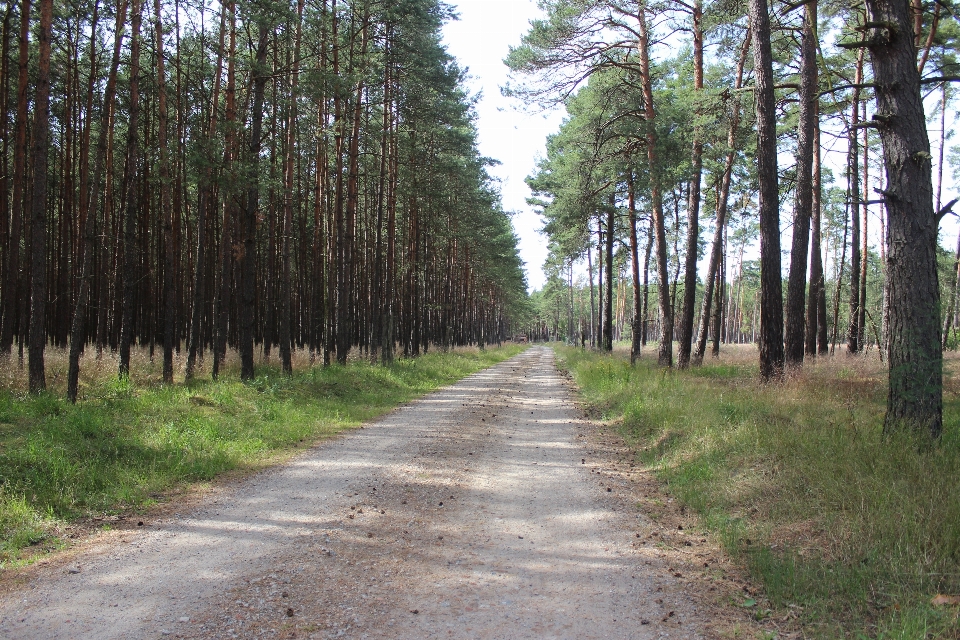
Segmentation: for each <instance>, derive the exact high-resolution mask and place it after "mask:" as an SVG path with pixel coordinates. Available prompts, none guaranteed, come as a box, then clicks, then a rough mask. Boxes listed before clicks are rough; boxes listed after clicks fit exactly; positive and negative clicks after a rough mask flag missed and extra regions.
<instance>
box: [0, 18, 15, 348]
mask: <svg viewBox="0 0 960 640" xmlns="http://www.w3.org/2000/svg"><path fill="white" fill-rule="evenodd" d="M13 6H14V3H13V2H7V6H6V10H5V11H4V12H3V34H2V36H0V38H2V44H0V95H2V96H3V98H2V100H0V267H2V268H4V269H6V268H7V265H8V264H9V262H10V258H9V255H10V254H11V253H13V252H14V251H19V250H20V238H19V235H18V237H17V238H16V239H13V238H12V237H11V233H10V217H11V214H13V215H14V216H15V215H16V213H15V212H14V211H13V210H12V209H11V206H10V176H9V167H8V164H7V162H8V159H9V147H10V135H9V132H8V128H9V117H8V115H9V110H8V108H7V106H8V105H7V100H8V97H9V96H10V31H11V26H12V23H13ZM9 280H10V278H9V277H3V278H0V356H6V355H9V354H10V350H11V348H12V346H13V334H12V333H11V334H10V340H9V341H6V340H5V337H6V328H7V325H8V324H9V323H10V318H11V317H13V316H14V315H15V310H16V295H17V291H16V285H13V286H8V285H9Z"/></svg>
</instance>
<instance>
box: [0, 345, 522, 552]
mask: <svg viewBox="0 0 960 640" xmlns="http://www.w3.org/2000/svg"><path fill="white" fill-rule="evenodd" d="M521 350H522V348H521V347H518V346H514V345H509V346H504V347H502V348H499V349H487V350H486V351H478V350H457V351H454V352H450V353H430V354H428V355H425V356H423V357H420V358H417V359H414V360H403V361H400V362H397V363H396V364H395V365H393V366H391V367H379V366H371V365H369V364H365V363H361V362H355V363H351V364H349V365H348V366H346V367H340V366H332V367H328V368H322V367H314V368H310V369H307V370H305V371H298V372H296V373H295V374H294V375H293V376H292V377H287V376H284V375H282V373H281V372H280V370H279V367H267V366H264V367H261V368H260V369H259V370H258V373H259V376H258V377H257V379H256V380H255V381H253V382H252V383H249V384H243V383H241V382H240V381H239V380H238V378H237V376H236V372H235V371H228V372H227V375H226V376H222V377H221V379H220V381H218V382H213V381H211V380H209V379H207V380H198V381H195V382H191V383H190V384H189V385H182V384H180V385H172V386H164V385H161V384H159V383H157V382H155V381H154V380H155V378H154V377H153V376H152V373H149V372H148V375H147V376H145V378H144V379H141V380H134V381H133V382H130V381H118V380H117V379H116V378H115V376H113V375H106V374H105V375H102V376H99V377H96V378H94V379H92V380H88V381H87V384H86V386H85V389H84V395H85V398H84V400H83V401H82V402H81V403H79V404H78V405H76V406H74V405H71V404H69V403H68V402H66V401H65V400H63V399H62V395H59V396H58V395H53V394H48V395H42V396H38V397H37V396H29V395H26V394H25V393H23V392H22V391H19V390H9V389H8V390H2V391H0V566H10V565H11V564H17V563H22V562H26V561H29V560H30V559H31V558H33V557H35V556H36V555H37V554H39V553H43V552H45V551H49V550H52V549H54V548H57V547H58V546H60V545H61V544H62V540H61V539H60V535H61V534H62V532H63V530H64V526H65V525H67V524H69V523H70V522H72V521H76V520H77V519H80V518H85V517H89V516H95V515H103V514H111V513H112V514H116V513H124V512H130V511H137V510H140V509H142V508H145V507H148V506H150V505H151V504H152V503H154V502H155V501H156V500H157V499H158V498H159V497H160V496H161V495H163V494H164V493H165V492H169V491H171V490H175V489H177V488H179V487H182V486H184V485H185V484H189V483H196V482H203V481H207V480H210V479H212V478H214V477H215V476H217V475H218V474H221V473H223V472H226V471H230V470H234V469H256V468H260V467H262V466H264V465H266V464H268V463H270V462H271V461H275V460H277V459H278V457H282V456H283V455H285V454H289V453H290V452H292V451H294V450H295V448H296V447H298V446H306V445H310V444H312V443H314V442H316V441H317V440H318V439H321V438H324V437H328V436H330V435H333V434H335V433H337V432H339V431H342V430H343V429H346V428H350V427H354V426H356V425H358V424H360V423H362V422H364V421H366V420H369V419H371V418H374V417H376V416H378V415H380V414H383V413H385V412H386V411H388V410H390V409H392V408H393V407H395V406H397V405H399V404H401V403H403V402H406V401H409V400H411V399H413V398H415V397H417V396H420V395H422V394H424V393H427V392H429V391H432V390H434V389H436V388H438V387H440V386H443V385H446V384H449V383H451V382H454V381H456V380H458V379H460V378H462V377H464V376H466V375H468V374H470V373H473V372H475V371H478V370H480V369H482V368H485V367H487V366H490V365H492V364H495V363H496V362H499V361H502V360H505V359H507V358H508V357H510V356H512V355H515V354H516V353H518V352H519V351H521ZM13 366H14V367H15V366H16V365H13ZM53 368H54V369H56V366H54V367H53ZM111 369H112V368H111ZM8 375H9V372H8Z"/></svg>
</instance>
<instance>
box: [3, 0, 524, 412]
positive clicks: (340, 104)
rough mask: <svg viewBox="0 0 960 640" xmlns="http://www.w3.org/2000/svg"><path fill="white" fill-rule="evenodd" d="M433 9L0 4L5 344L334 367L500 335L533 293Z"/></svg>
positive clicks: (396, 5)
mask: <svg viewBox="0 0 960 640" xmlns="http://www.w3.org/2000/svg"><path fill="white" fill-rule="evenodd" d="M450 17H451V16H450V13H449V8H448V7H446V6H445V5H443V4H442V3H440V2H438V1H437V0H400V1H399V2H379V1H376V0H311V1H310V2H305V1H304V0H297V1H296V2H275V1H268V0H241V1H239V2H237V1H230V2H224V3H219V4H218V3H213V2H209V3H208V2H206V0H153V2H152V3H150V2H144V1H143V0H102V1H101V0H68V1H65V2H53V0H39V2H32V1H31V0H20V1H19V2H13V1H11V2H4V3H2V4H0V18H2V38H0V40H2V42H0V47H2V51H0V61H2V68H0V96H2V103H0V139H2V149H0V162H2V163H3V165H2V167H0V265H2V267H0V270H2V277H0V353H2V354H11V352H12V350H13V348H14V345H17V348H18V351H19V356H20V359H21V361H22V360H23V357H24V348H25V347H26V348H27V349H28V356H29V378H30V389H31V390H32V391H40V390H43V389H44V388H45V386H46V380H45V371H44V358H43V356H44V350H45V348H46V347H47V345H48V344H52V345H55V346H56V347H62V348H66V347H68V346H69V349H70V375H69V390H68V393H69V396H70V398H71V399H75V398H76V396H77V384H78V372H79V361H80V354H81V352H82V350H83V349H84V348H86V347H88V346H91V345H92V346H95V348H96V350H97V353H98V354H100V353H103V352H104V351H105V350H112V351H115V352H116V353H118V356H119V369H120V373H121V375H123V374H126V373H128V372H129V367H130V352H131V347H132V346H133V345H136V344H139V345H142V346H144V347H147V348H149V350H150V353H151V356H152V355H153V352H154V349H155V347H156V348H159V349H160V350H161V351H162V358H163V377H164V379H165V380H166V381H172V379H173V375H174V366H173V363H174V355H175V353H178V352H179V351H180V350H181V349H182V348H183V349H185V351H186V354H187V357H186V367H185V374H186V377H187V378H190V377H191V376H193V375H195V374H196V371H197V367H198V363H199V362H201V361H202V358H203V354H204V352H205V351H206V352H207V353H208V354H209V355H210V356H211V357H209V359H208V362H209V365H210V368H211V370H212V373H213V375H214V376H216V375H217V374H218V372H219V371H220V368H221V366H222V362H223V359H224V354H225V353H226V351H227V349H228V348H234V349H237V350H239V353H240V357H241V363H242V376H243V377H244V378H245V379H249V378H252V377H253V376H254V361H255V350H256V349H259V350H260V352H261V353H262V357H263V358H264V359H269V358H270V357H271V354H272V353H273V352H274V349H276V350H277V352H279V357H280V361H281V362H282V365H283V368H284V369H285V370H286V371H290V370H291V366H292V365H291V350H292V349H296V348H305V349H309V351H310V353H311V355H312V356H315V357H316V358H318V359H322V362H323V363H324V364H328V363H330V362H331V360H333V359H336V360H337V361H339V362H345V361H346V360H347V357H348V353H349V352H350V351H351V350H352V349H355V348H359V349H360V350H361V351H362V352H364V353H366V354H368V355H369V356H370V357H371V358H372V359H382V360H383V361H384V362H388V361H390V360H391V359H392V358H393V357H394V353H395V349H397V348H399V349H402V352H403V354H404V355H405V356H414V355H416V354H418V353H419V352H421V351H422V350H424V349H426V348H427V347H428V345H429V344H439V345H452V344H464V343H478V342H479V343H480V344H481V345H482V344H483V343H484V341H490V340H495V339H499V338H500V337H501V336H503V335H505V334H506V333H508V332H509V330H510V327H509V325H510V323H511V317H512V314H514V313H515V312H516V311H517V309H518V308H519V307H520V306H521V305H522V304H523V303H524V301H525V296H526V291H525V283H524V276H523V273H522V264H521V262H520V260H519V258H518V254H517V249H516V238H515V236H514V234H513V231H512V227H511V225H510V220H509V217H508V216H507V215H506V214H505V212H504V211H503V210H502V208H501V205H500V201H499V194H498V193H497V191H496V188H495V185H494V184H492V182H491V180H490V178H489V176H488V174H487V172H486V168H487V166H489V163H490V162H491V161H490V160H488V159H485V158H482V157H480V155H479V154H478V152H477V148H476V132H475V128H474V123H473V111H472V103H471V99H470V97H469V96H467V95H466V94H465V93H464V91H463V89H462V88H461V85H462V79H463V78H462V71H461V70H460V69H459V68H458V67H457V65H456V63H455V62H454V61H453V60H452V59H451V58H450V56H449V55H448V54H447V53H446V51H445V50H444V48H443V47H442V45H441V44H440V28H441V26H442V24H443V22H444V20H447V19H449V18H450Z"/></svg>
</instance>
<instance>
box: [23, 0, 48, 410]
mask: <svg viewBox="0 0 960 640" xmlns="http://www.w3.org/2000/svg"><path fill="white" fill-rule="evenodd" d="M52 37H53V0H41V2H40V31H39V33H38V45H39V47H40V59H39V62H38V65H37V93H36V97H35V98H34V112H33V115H34V118H33V198H32V206H31V217H32V222H31V227H32V229H31V236H32V252H33V253H32V256H31V266H30V271H31V286H30V363H29V365H30V393H40V392H42V391H45V390H46V388H47V377H46V372H45V369H44V361H43V352H44V348H45V347H46V346H47V329H46V327H47V325H46V320H47V157H48V154H49V151H50V45H51V42H50V41H51V39H52Z"/></svg>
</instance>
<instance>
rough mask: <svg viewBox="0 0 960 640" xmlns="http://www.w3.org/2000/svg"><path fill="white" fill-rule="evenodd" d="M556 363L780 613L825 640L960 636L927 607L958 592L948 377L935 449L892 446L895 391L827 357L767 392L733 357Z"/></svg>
mask: <svg viewBox="0 0 960 640" xmlns="http://www.w3.org/2000/svg"><path fill="white" fill-rule="evenodd" d="M740 351H743V350H740ZM560 353H561V355H562V361H563V365H564V366H565V367H568V368H569V369H570V370H571V372H572V373H573V374H574V377H575V379H576V381H577V383H578V385H579V387H580V389H581V393H582V394H583V397H584V399H585V401H586V402H587V404H588V405H589V406H590V407H592V408H593V409H594V410H595V411H598V412H600V413H602V414H603V415H604V416H605V417H607V418H608V419H613V420H617V421H618V422H619V425H620V428H621V430H622V432H623V434H624V435H625V436H626V437H627V439H628V441H629V442H630V443H631V444H632V445H633V447H634V448H635V449H636V452H637V457H638V459H639V460H641V461H642V462H644V463H645V464H647V465H649V466H650V467H652V468H654V469H656V470H657V472H658V473H659V474H660V475H661V477H662V478H663V480H664V481H665V482H666V483H667V485H668V486H669V491H670V492H671V493H672V494H673V495H675V496H677V498H678V499H679V500H681V501H683V502H684V503H686V504H687V505H689V506H691V507H693V508H695V509H696V510H697V511H698V512H699V513H700V514H701V516H702V518H703V521H704V523H705V524H706V525H707V526H708V527H710V528H712V529H714V530H715V531H717V532H718V534H719V535H720V537H721V539H722V540H723V542H724V544H725V545H726V547H727V549H728V550H729V551H730V552H731V553H733V554H735V555H738V556H740V557H742V558H744V560H745V562H746V563H747V565H748V566H749V567H750V569H751V571H752V572H753V574H754V575H755V576H756V577H757V578H758V579H759V580H760V581H762V583H763V584H764V587H765V592H766V595H767V597H768V598H769V600H770V602H771V603H772V604H773V605H774V606H776V607H786V606H787V605H792V606H793V607H794V608H799V610H802V611H804V618H803V619H804V621H805V623H806V624H807V627H808V629H809V630H810V631H812V632H815V633H816V634H817V635H822V636H824V637H835V636H837V635H842V634H847V633H853V634H856V633H860V634H867V635H869V636H875V637H891V638H894V637H896V638H914V637H917V638H919V637H956V635H957V633H958V631H960V626H958V624H957V616H956V613H957V612H956V610H953V611H950V610H946V609H942V608H935V607H933V606H931V604H930V600H931V597H932V596H934V595H936V594H938V593H951V594H956V593H960V401H958V391H960V387H958V385H957V382H956V380H955V379H954V378H953V376H952V375H948V376H947V389H946V393H945V398H946V405H945V415H944V418H945V429H944V437H943V441H942V442H941V443H940V445H939V446H936V447H930V446H928V445H927V444H926V443H924V442H921V441H919V440H916V439H914V438H913V437H912V436H910V435H899V436H896V437H886V436H884V435H883V433H882V422H883V412H884V409H885V401H886V379H885V375H884V372H883V367H882V365H881V364H880V363H879V362H878V361H876V360H875V359H872V358H856V359H853V358H848V357H846V356H837V357H835V358H825V359H822V360H821V361H818V362H817V363H815V364H808V365H805V367H804V370H803V371H802V372H801V373H799V374H797V375H794V376H792V377H791V378H790V379H788V380H787V382H785V383H783V384H781V385H773V386H761V385H759V384H758V382H757V367H756V365H755V360H745V359H744V358H743V354H742V353H738V352H736V353H734V356H733V357H732V358H729V359H723V358H722V359H721V360H719V361H710V362H707V363H706V364H705V365H704V366H703V367H701V368H696V369H691V370H689V371H682V372H678V371H669V372H665V371H662V370H660V369H657V368H656V366H655V364H654V363H651V362H650V361H649V360H646V361H642V362H640V363H639V364H638V366H636V367H633V368H631V367H630V365H629V363H628V362H627V361H626V360H625V358H624V357H621V356H620V355H614V356H602V355H599V354H595V353H588V352H582V351H579V350H576V349H568V348H567V349H561V350H560ZM753 353H754V354H755V353H756V352H755V351H754V352H753ZM956 364H957V362H956V361H955V360H949V361H948V370H949V371H950V372H952V370H953V368H954V367H955V365H956ZM920 628H922V629H924V632H923V633H922V634H920V635H914V634H913V630H916V629H920Z"/></svg>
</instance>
